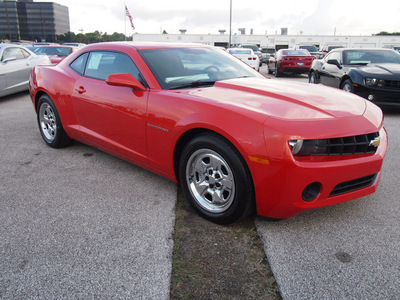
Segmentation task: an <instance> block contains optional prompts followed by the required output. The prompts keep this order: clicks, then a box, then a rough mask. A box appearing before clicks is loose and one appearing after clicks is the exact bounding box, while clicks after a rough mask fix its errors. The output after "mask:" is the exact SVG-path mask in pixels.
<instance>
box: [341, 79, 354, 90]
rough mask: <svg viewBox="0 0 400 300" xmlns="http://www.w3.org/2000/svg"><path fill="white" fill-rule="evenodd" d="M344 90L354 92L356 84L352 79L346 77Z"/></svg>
mask: <svg viewBox="0 0 400 300" xmlns="http://www.w3.org/2000/svg"><path fill="white" fill-rule="evenodd" d="M342 90H343V91H346V92H350V93H354V85H353V82H351V80H350V79H346V80H345V81H344V82H343V84H342Z"/></svg>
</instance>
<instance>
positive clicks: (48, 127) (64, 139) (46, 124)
mask: <svg viewBox="0 0 400 300" xmlns="http://www.w3.org/2000/svg"><path fill="white" fill-rule="evenodd" d="M37 121H38V125H39V130H40V134H41V135H42V138H43V140H44V141H45V142H46V144H47V145H49V146H50V147H52V148H62V147H65V146H68V145H69V144H70V143H71V140H70V138H69V137H68V136H67V134H66V133H65V131H64V128H63V126H62V124H61V119H60V115H59V114H58V111H57V108H56V106H55V105H54V103H53V101H52V100H51V99H50V97H49V96H47V95H42V96H41V97H40V98H39V101H38V105H37Z"/></svg>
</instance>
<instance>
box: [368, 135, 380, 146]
mask: <svg viewBox="0 0 400 300" xmlns="http://www.w3.org/2000/svg"><path fill="white" fill-rule="evenodd" d="M380 144H381V137H380V136H378V137H376V138H374V139H373V140H371V141H370V142H369V145H370V146H374V147H375V148H378V147H379V145H380Z"/></svg>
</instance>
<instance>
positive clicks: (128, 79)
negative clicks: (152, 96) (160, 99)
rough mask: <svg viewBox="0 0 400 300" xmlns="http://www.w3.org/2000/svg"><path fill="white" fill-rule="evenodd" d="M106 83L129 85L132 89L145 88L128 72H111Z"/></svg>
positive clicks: (143, 89)
mask: <svg viewBox="0 0 400 300" xmlns="http://www.w3.org/2000/svg"><path fill="white" fill-rule="evenodd" d="M106 83H107V84H108V85H113V86H125V87H130V88H132V89H133V90H134V91H145V90H146V88H145V87H144V86H143V84H141V83H140V82H139V80H137V79H136V78H135V77H134V76H133V75H132V74H130V73H121V74H112V75H109V76H108V77H107V80H106Z"/></svg>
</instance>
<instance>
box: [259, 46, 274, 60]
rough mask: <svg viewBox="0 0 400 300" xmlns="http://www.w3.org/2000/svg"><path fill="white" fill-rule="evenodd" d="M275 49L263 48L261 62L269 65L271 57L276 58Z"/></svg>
mask: <svg viewBox="0 0 400 300" xmlns="http://www.w3.org/2000/svg"><path fill="white" fill-rule="evenodd" d="M275 52H276V50H275V48H261V62H262V63H265V64H268V61H269V59H270V57H274V56H275Z"/></svg>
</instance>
